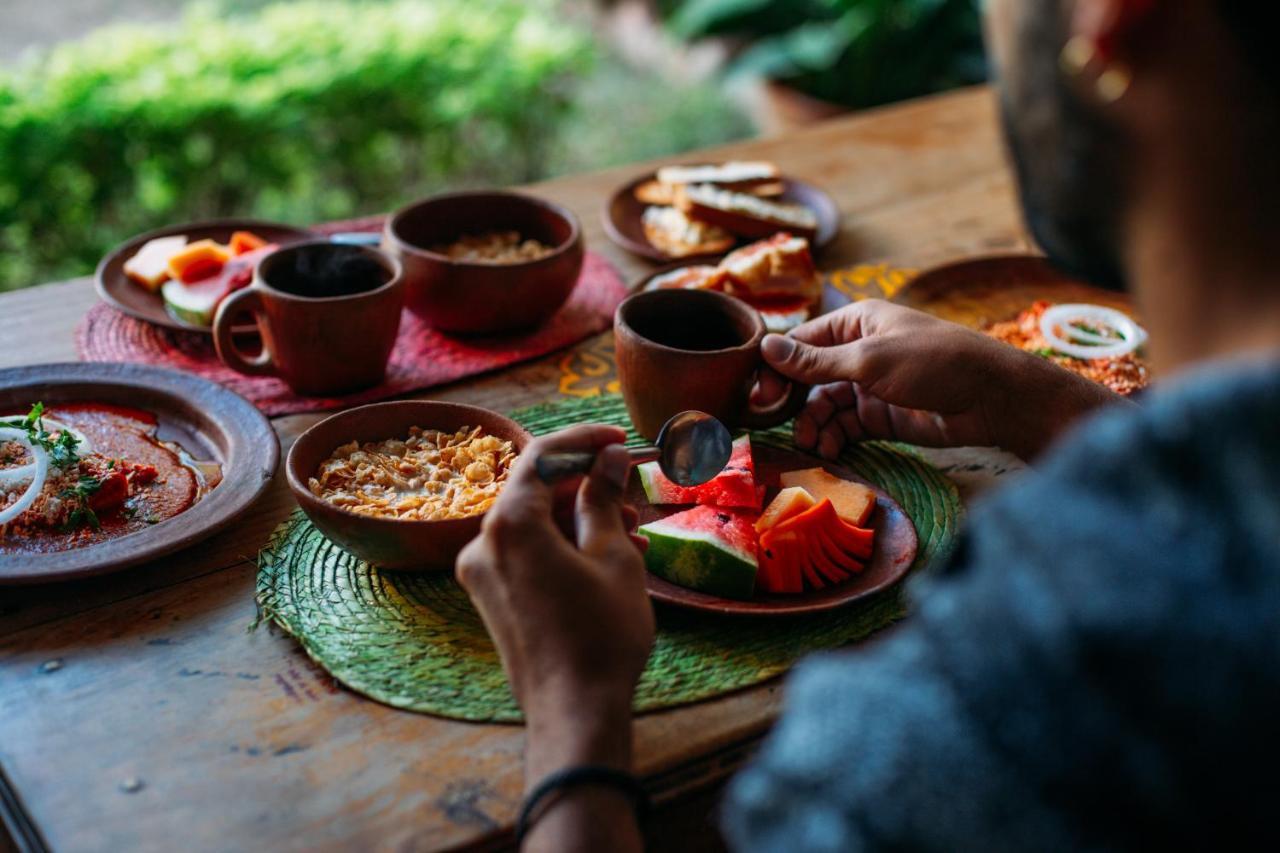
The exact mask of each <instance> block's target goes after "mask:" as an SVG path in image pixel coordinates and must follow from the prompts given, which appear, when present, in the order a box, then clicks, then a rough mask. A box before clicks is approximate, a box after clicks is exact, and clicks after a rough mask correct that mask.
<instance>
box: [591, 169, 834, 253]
mask: <svg viewBox="0 0 1280 853" xmlns="http://www.w3.org/2000/svg"><path fill="white" fill-rule="evenodd" d="M656 174H657V173H656V172H650V173H648V174H647V175H641V176H640V177H638V178H636V179H635V180H634V181H632V182H631V183H629V184H626V185H625V186H622V187H619V188H618V190H617V191H616V192H614V194H613V196H612V197H611V198H610V199H609V202H608V204H606V205H605V208H604V211H603V212H602V214H601V218H602V220H603V223H604V230H605V233H607V234H608V235H609V239H611V240H613V242H615V243H617V244H618V245H619V246H621V247H622V248H624V249H626V250H627V251H629V252H634V253H635V254H637V255H640V256H641V257H645V258H651V259H653V260H655V261H670V260H673V259H672V258H671V257H670V256H668V255H666V254H664V253H663V252H662V251H660V250H659V249H658V248H657V247H655V246H654V245H653V244H652V243H650V242H649V241H648V240H647V239H645V236H644V226H643V225H642V224H641V217H643V216H644V210H645V208H646V207H649V205H647V204H645V203H644V202H641V201H639V200H638V199H636V195H635V188H636V187H638V186H639V185H640V184H642V183H644V182H645V181H651V180H653V179H654V177H655V176H656ZM783 183H784V184H785V185H786V189H785V191H784V192H783V193H782V195H781V196H780V197H779V198H780V200H781V201H786V202H791V203H793V204H803V205H804V206H805V207H807V208H809V209H810V210H812V211H813V212H814V214H816V215H817V217H818V236H817V237H816V238H815V239H814V241H813V247H814V250H815V251H817V250H820V249H823V248H825V247H826V246H827V245H829V244H830V243H831V241H832V240H834V239H835V238H836V235H837V234H838V233H839V231H840V211H839V209H838V208H837V207H836V203H835V201H834V200H833V199H832V198H831V196H829V195H827V194H826V193H825V192H823V191H822V190H820V189H818V188H817V187H815V186H814V185H813V184H808V183H805V182H804V181H798V180H796V179H795V178H784V179H783ZM778 230H779V231H785V230H786V229H784V228H779V229H778ZM738 242H739V245H741V244H744V243H749V242H752V241H750V240H739V241H738ZM722 254H723V253H722ZM717 257H720V255H705V256H702V258H701V259H702V260H708V259H711V258H717ZM678 260H679V261H681V262H682V263H687V262H690V261H696V260H699V257H698V256H696V255H695V256H690V257H685V258H679V259H678Z"/></svg>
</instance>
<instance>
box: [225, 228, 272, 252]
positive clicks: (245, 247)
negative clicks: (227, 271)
mask: <svg viewBox="0 0 1280 853" xmlns="http://www.w3.org/2000/svg"><path fill="white" fill-rule="evenodd" d="M265 245H267V241H266V240H264V239H262V238H261V237H259V236H258V235H257V234H254V233H253V232H252V231H237V232H235V233H234V234H232V235H231V241H230V242H229V243H228V244H227V248H228V249H230V250H231V254H233V255H236V256H237V257H238V256H240V255H247V254H249V253H250V252H252V251H254V250H255V249H261V248H262V247H263V246H265Z"/></svg>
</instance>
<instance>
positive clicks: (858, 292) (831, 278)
mask: <svg viewBox="0 0 1280 853" xmlns="http://www.w3.org/2000/svg"><path fill="white" fill-rule="evenodd" d="M915 276H916V270H913V269H910V268H904V267H893V266H890V265H889V264H887V263H884V264H858V265H857V266H852V267H844V268H843V269H838V270H835V271H834V272H831V273H828V274H827V281H828V282H829V283H830V284H831V286H832V287H834V288H835V289H836V290H838V291H840V292H841V293H843V294H844V295H845V296H848V297H849V298H850V299H852V300H854V301H855V302H856V301H857V300H859V299H874V298H877V297H878V298H881V299H892V298H893V296H894V294H895V293H897V292H898V291H899V290H901V289H902V288H903V287H904V286H906V284H907V283H908V282H910V281H911V279H913V278H915Z"/></svg>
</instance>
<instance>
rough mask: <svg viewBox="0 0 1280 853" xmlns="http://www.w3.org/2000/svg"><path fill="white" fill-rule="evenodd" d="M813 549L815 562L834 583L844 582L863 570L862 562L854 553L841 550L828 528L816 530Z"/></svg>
mask: <svg viewBox="0 0 1280 853" xmlns="http://www.w3.org/2000/svg"><path fill="white" fill-rule="evenodd" d="M812 550H813V561H814V564H815V565H816V566H817V567H818V570H819V571H820V572H822V573H823V575H824V576H826V578H827V579H828V580H829V581H830V582H831V583H833V584H837V583H844V582H845V581H847V580H849V579H850V578H851V577H853V575H854V573H855V572H860V571H862V568H863V567H862V564H861V563H859V562H857V561H856V560H855V559H854V558H853V556H852V555H850V554H848V553H846V552H844V551H842V550H840V548H839V546H837V545H836V544H835V542H834V540H832V538H831V535H830V534H829V533H828V532H827V531H826V530H819V531H817V532H816V534H815V536H814V537H813V547H812Z"/></svg>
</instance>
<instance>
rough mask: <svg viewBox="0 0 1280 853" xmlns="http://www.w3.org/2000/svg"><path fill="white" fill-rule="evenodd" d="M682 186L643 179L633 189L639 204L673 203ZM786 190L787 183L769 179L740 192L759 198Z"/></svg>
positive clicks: (771, 196) (778, 194) (770, 196)
mask: <svg viewBox="0 0 1280 853" xmlns="http://www.w3.org/2000/svg"><path fill="white" fill-rule="evenodd" d="M683 187H684V184H664V183H663V182H662V181H645V182H644V183H642V184H639V185H637V186H636V188H635V190H633V192H634V194H635V197H636V201H639V202H640V203H641V204H659V205H668V206H669V205H673V204H675V203H676V193H677V192H679V191H680V189H681V188H683ZM786 191H787V185H786V184H784V183H783V182H782V181H769V182H768V183H765V184H756V185H755V186H751V187H743V188H742V192H746V193H751V195H756V196H760V198H777V197H778V196H780V195H782V194H783V193H784V192H786Z"/></svg>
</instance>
